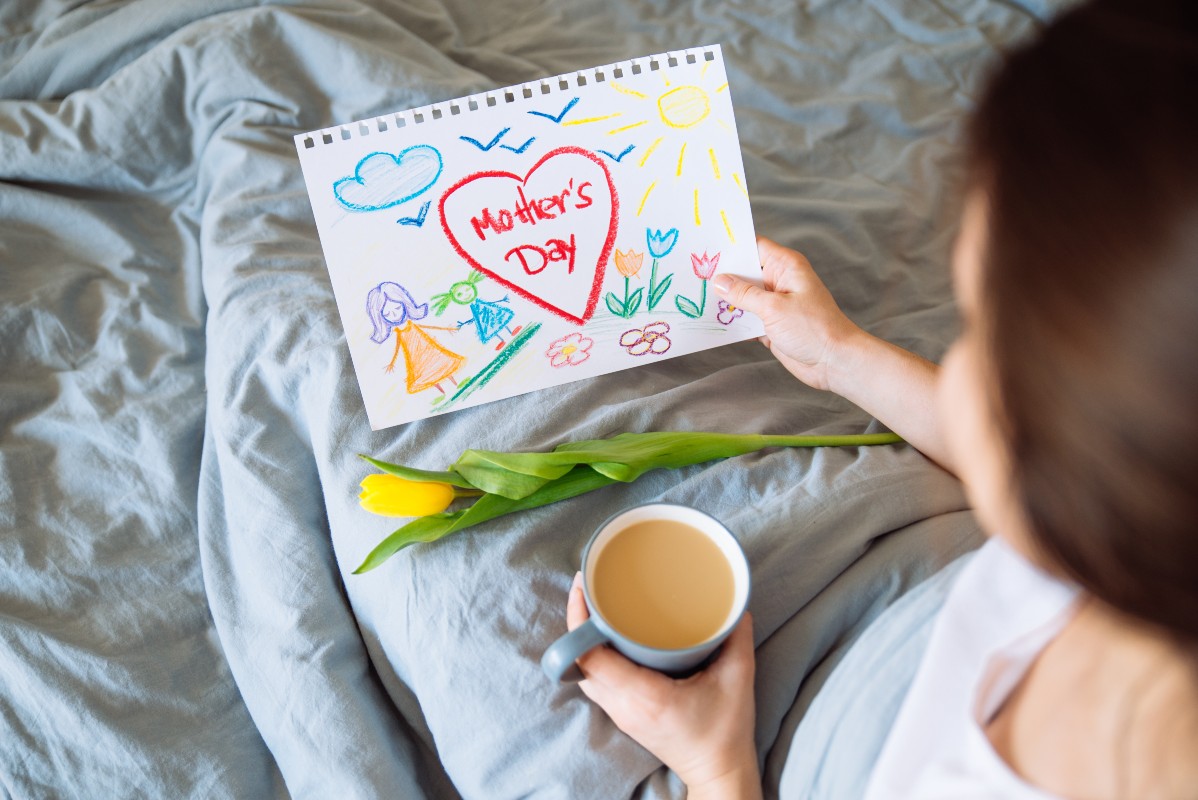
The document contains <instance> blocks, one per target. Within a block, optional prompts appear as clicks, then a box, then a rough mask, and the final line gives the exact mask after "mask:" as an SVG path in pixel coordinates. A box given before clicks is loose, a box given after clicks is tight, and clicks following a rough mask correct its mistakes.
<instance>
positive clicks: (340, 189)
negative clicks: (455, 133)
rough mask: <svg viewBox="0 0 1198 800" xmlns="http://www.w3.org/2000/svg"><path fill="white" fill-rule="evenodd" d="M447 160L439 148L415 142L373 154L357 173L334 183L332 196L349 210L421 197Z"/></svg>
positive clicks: (360, 165)
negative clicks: (411, 144) (397, 149)
mask: <svg viewBox="0 0 1198 800" xmlns="http://www.w3.org/2000/svg"><path fill="white" fill-rule="evenodd" d="M443 167H444V162H443V161H442V160H441V153H440V151H439V150H437V148H435V147H430V146H429V145H427V144H418V145H413V146H412V147H408V148H405V149H403V150H400V151H399V153H398V154H396V155H392V154H391V153H382V152H375V153H370V154H369V155H367V156H366V157H365V158H363V159H362V160H361V161H359V162H358V165H357V166H356V167H354V174H353V175H349V176H346V177H344V178H340V179H338V180H337V181H336V182H334V183H333V196H334V197H336V198H337V202H338V203H340V204H341V205H342V207H344V208H346V209H348V210H350V211H379V210H381V209H384V208H391V207H393V206H398V205H400V204H402V203H406V202H408V201H409V200H411V199H412V198H414V197H418V196H420V195H422V194H424V193H425V192H427V191H428V190H429V189H431V188H432V186H433V184H434V183H436V182H437V178H439V177H441V170H442V169H443Z"/></svg>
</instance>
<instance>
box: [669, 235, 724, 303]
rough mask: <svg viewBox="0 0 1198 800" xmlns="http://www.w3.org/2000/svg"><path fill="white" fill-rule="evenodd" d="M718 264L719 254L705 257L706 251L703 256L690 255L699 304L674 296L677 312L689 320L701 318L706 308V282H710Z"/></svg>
mask: <svg viewBox="0 0 1198 800" xmlns="http://www.w3.org/2000/svg"><path fill="white" fill-rule="evenodd" d="M719 264H720V254H719V253H716V254H714V255H710V256H709V255H707V251H706V250H704V251H703V255H699V254H698V253H691V267H692V268H693V269H694V270H695V277H696V278H698V279H699V285H700V286H701V287H702V288H701V289H700V292H701V293H700V295H699V302H697V303H696V302H695V301H694V300H691V299H690V298H689V297H683V296H682V295H680V294H678V295H674V305H676V306H678V310H679V311H681V312H682V313H683V314H686V315H687V316H688V317H690V318H691V319H698V318H699V317H701V316H703V310H704V309H705V308H707V282H708V281H709V280H711V276H712V275H714V274H715V270H716V267H718V266H719Z"/></svg>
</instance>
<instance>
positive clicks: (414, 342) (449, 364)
mask: <svg viewBox="0 0 1198 800" xmlns="http://www.w3.org/2000/svg"><path fill="white" fill-rule="evenodd" d="M366 315H367V316H368V317H369V318H370V323H371V325H373V326H374V332H373V333H372V334H371V336H370V339H371V341H373V342H374V343H375V344H383V343H385V342H386V341H387V340H388V339H389V338H390V337H391V336H392V334H394V336H395V350H394V352H393V353H392V354H391V360H390V361H389V362H387V366H386V367H385V370H386V371H387V372H391V371H393V370H394V369H395V362H396V361H397V360H398V359H399V354H400V352H401V351H402V352H403V357H404V372H405V377H406V383H407V386H406V388H407V392H408V394H417V393H418V392H422V391H424V390H425V389H429V388H435V389H436V390H437V391H438V392H440V393H441V394H442V395H445V389H444V388H443V387H442V386H441V384H442V383H443V382H445V381H446V380H448V381H452V383H453V385H454V386H457V381H456V380H455V379H454V377H453V375H454V373H455V372H457V371H458V370H459V369H461V368H462V362H463V361H464V360H465V359H463V358H462V356H460V355H458V354H457V353H455V352H453V351H452V350H450V349H449V348H447V347H445V346H443V345H442V344H441V343H440V342H438V341H437V340H436V339H434V338H433V337H432V336H431V335H429V333H428V330H429V329H437V330H446V331H452V330H455V329H453V328H437V326H429V325H417V324H416V323H415V320H421V319H424V318H425V317H427V316H428V304H427V303H425V304H422V305H417V304H416V301H415V300H414V299H412V295H411V294H409V293H408V290H407V289H405V288H404V287H402V286H400V285H399V284H398V283H394V282H391V281H386V282H384V283H380V284H379V285H378V286H376V287H374V288H373V289H371V290H370V294H368V295H367V296H366Z"/></svg>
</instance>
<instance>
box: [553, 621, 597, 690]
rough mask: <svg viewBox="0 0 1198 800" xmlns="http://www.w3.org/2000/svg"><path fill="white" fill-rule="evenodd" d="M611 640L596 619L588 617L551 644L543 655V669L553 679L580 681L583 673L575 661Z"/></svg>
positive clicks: (568, 681) (565, 681)
mask: <svg viewBox="0 0 1198 800" xmlns="http://www.w3.org/2000/svg"><path fill="white" fill-rule="evenodd" d="M609 641H610V640H609V639H608V638H607V634H605V633H603V631H601V630H599V628H598V627H597V626H596V625H595V620H593V619H588V620H587V621H586V622H584V623H582V624H581V625H579V626H578V627H577V628H575V629H574V630H572V631H570V632H569V633H567V634H566V635H565V636H563V637H561V638H560V639H558V640H557V641H556V642H554V643H553V644H551V645H549V649H548V650H546V651H545V655H543V656H541V669H542V670H543V671H544V672H545V674H546V675H547V676H549V679H550V680H551V681H555V682H558V683H578V682H579V681H581V680H582V679H583V675H582V670H580V669H579V668H578V665H577V664H575V663H574V662H575V661H577V660H578V659H579V658H582V656H583V655H584V654H586V653H587V652H589V651H590V650H593V649H594V648H596V647H598V646H599V645H601V644H607V643H608V642H609Z"/></svg>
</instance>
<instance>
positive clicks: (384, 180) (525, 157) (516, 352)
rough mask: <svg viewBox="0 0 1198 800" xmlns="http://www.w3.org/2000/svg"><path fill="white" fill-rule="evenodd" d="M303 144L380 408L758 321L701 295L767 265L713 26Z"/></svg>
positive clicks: (471, 396) (328, 253)
mask: <svg viewBox="0 0 1198 800" xmlns="http://www.w3.org/2000/svg"><path fill="white" fill-rule="evenodd" d="M358 134H360V135H358ZM306 140H307V141H311V142H314V144H312V145H311V146H307V145H305V141H306ZM296 144H297V149H298V151H299V157H300V163H301V165H302V166H303V169H304V178H305V181H306V182H307V186H308V192H309V198H310V199H311V201H312V210H313V214H314V217H315V219H316V224H317V228H318V230H319V232H320V238H321V245H322V247H323V248H324V253H325V258H326V261H327V264H328V269H329V275H330V278H331V280H332V285H333V290H334V293H335V295H336V298H337V303H338V308H339V310H340V312H341V316H342V320H343V322H344V323H345V329H346V337H345V343H346V346H347V347H348V350H349V354H350V356H351V358H352V359H353V364H354V370H355V373H356V375H357V377H358V382H359V385H360V386H361V389H362V396H363V399H364V401H365V409H366V413H367V416H368V417H369V420H370V425H371V427H372V428H375V429H379V428H383V427H387V426H390V425H396V424H400V423H404V422H408V421H412V420H417V419H421V418H425V417H428V416H431V415H436V414H444V413H449V412H457V411H460V410H463V409H467V408H470V407H471V406H475V405H479V404H481V403H487V402H491V401H495V400H500V399H503V398H507V397H512V396H514V395H518V394H522V393H525V392H531V391H536V390H540V389H545V388H550V387H554V386H558V385H561V384H565V383H569V382H571V381H575V380H580V379H586V378H595V377H597V376H602V375H609V376H611V377H610V378H609V379H610V380H619V379H620V378H619V375H620V373H621V371H622V370H627V369H631V368H637V367H639V366H642V365H647V366H648V368H652V366H651V365H652V364H654V363H656V362H658V361H661V360H665V359H670V358H674V357H676V356H681V355H686V354H688V353H694V352H697V351H701V350H705V349H707V348H710V347H715V346H717V345H722V344H727V343H730V342H735V341H743V340H746V339H750V338H753V337H755V336H759V335H760V334H761V333H762V328H761V325H760V321H759V320H757V318H756V317H754V316H752V315H750V314H746V313H744V312H743V311H741V310H740V309H737V308H735V307H732V306H729V305H728V304H726V303H720V304H719V305H718V307H717V305H716V302H715V301H714V300H713V299H711V298H709V297H708V294H709V292H708V286H707V283H708V281H709V280H711V278H712V277H713V276H714V274H715V273H716V272H717V271H724V272H730V273H735V274H737V275H740V276H741V277H743V278H745V279H748V280H751V281H756V280H759V279H760V267H759V265H758V257H757V248H756V246H755V242H754V239H755V237H754V234H753V221H752V215H751V211H750V207H749V201H748V195H747V193H746V184H745V182H744V165H743V163H742V161H741V155H740V147H739V143H738V141H737V138H736V129H735V120H734V117H733V112H732V101H731V97H730V94H729V92H728V90H727V77H726V76H725V71H724V64H723V60H722V56H721V54H720V50H719V47H718V46H709V47H702V48H694V49H691V50H686V51H680V52H678V53H672V54H663V55H658V56H651V57H647V58H641V59H634V60H631V61H624V62H620V63H618V64H610V65H606V66H603V67H597V68H595V69H594V70H583V71H581V72H577V73H571V74H568V75H560V76H555V77H548V78H544V79H541V80H536V81H530V82H529V83H527V84H522V85H518V86H513V87H506V88H501V89H495V90H492V91H486V92H480V93H478V94H474V95H470V96H468V97H463V98H458V99H456V100H449V101H442V102H437V103H434V104H432V105H429V106H424V107H421V108H416V109H410V110H407V111H402V112H398V113H395V114H389V115H387V116H385V117H380V118H377V119H374V120H365V121H362V122H360V123H351V124H349V125H345V126H340V127H338V128H333V129H329V131H327V132H325V131H318V132H315V133H313V134H308V135H306V136H305V135H301V136H300V137H297V139H296ZM330 187H332V189H333V191H332V192H330V191H329V188H330ZM382 209H386V211H385V212H384V213H373V212H377V211H379V210H382ZM363 299H365V300H366V302H365V312H366V313H365V314H363ZM709 300H710V303H709Z"/></svg>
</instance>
